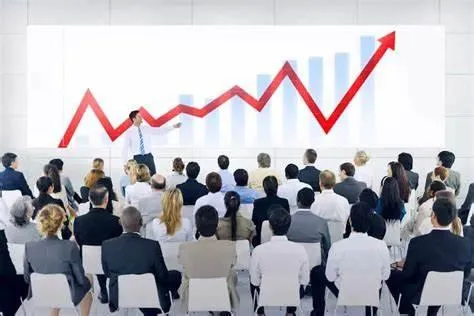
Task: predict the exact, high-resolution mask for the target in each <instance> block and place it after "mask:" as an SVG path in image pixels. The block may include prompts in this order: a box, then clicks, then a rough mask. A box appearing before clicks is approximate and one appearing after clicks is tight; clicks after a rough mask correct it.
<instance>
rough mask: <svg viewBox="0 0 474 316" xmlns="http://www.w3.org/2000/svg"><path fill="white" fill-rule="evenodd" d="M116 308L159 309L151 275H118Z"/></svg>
mask: <svg viewBox="0 0 474 316" xmlns="http://www.w3.org/2000/svg"><path fill="white" fill-rule="evenodd" d="M118 306H119V308H138V307H139V308H161V307H160V300H159V297H158V289H157V287H156V282H155V277H154V276H153V274H151V273H145V274H126V275H119V277H118Z"/></svg>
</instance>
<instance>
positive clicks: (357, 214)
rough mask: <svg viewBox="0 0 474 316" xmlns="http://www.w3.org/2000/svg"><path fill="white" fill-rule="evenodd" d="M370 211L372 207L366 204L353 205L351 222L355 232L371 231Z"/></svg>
mask: <svg viewBox="0 0 474 316" xmlns="http://www.w3.org/2000/svg"><path fill="white" fill-rule="evenodd" d="M370 210H371V208H370V206H369V205H368V204H366V203H364V202H359V203H356V204H354V205H352V207H351V214H350V216H349V220H350V223H351V227H352V230H353V231H354V232H357V233H367V232H368V231H369V228H370Z"/></svg>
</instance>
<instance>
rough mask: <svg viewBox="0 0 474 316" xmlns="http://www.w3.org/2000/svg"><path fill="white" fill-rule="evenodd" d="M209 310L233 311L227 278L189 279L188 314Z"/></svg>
mask: <svg viewBox="0 0 474 316" xmlns="http://www.w3.org/2000/svg"><path fill="white" fill-rule="evenodd" d="M207 311H219V312H230V313H232V308H231V306H230V298H229V291H228V289H227V280H226V278H209V279H189V298H188V313H187V314H188V315H189V313H192V312H207Z"/></svg>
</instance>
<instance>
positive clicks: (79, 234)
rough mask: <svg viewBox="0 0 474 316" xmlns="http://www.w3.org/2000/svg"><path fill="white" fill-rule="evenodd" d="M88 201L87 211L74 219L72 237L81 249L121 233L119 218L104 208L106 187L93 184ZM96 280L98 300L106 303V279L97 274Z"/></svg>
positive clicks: (98, 243) (106, 197)
mask: <svg viewBox="0 0 474 316" xmlns="http://www.w3.org/2000/svg"><path fill="white" fill-rule="evenodd" d="M89 201H90V203H91V204H92V209H91V210H90V211H89V213H87V214H85V215H82V216H78V217H77V218H76V219H75V220H74V230H73V231H74V237H75V240H76V242H77V244H78V245H79V247H81V251H82V246H83V245H87V246H101V245H102V243H103V242H104V241H105V240H108V239H111V238H114V237H118V236H120V235H121V234H122V226H120V223H119V218H118V217H117V216H115V215H112V214H111V213H110V212H108V211H107V210H106V207H107V203H108V201H109V192H108V191H107V188H106V187H105V186H103V185H101V184H96V185H94V186H93V187H92V188H91V190H90V191H89ZM97 280H98V281H99V286H100V293H99V296H98V298H99V301H100V302H101V303H102V304H106V303H107V302H108V295H107V285H106V281H107V279H106V277H105V276H104V275H98V276H97Z"/></svg>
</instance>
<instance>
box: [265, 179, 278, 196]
mask: <svg viewBox="0 0 474 316" xmlns="http://www.w3.org/2000/svg"><path fill="white" fill-rule="evenodd" d="M262 184H263V191H265V195H266V196H276V195H277V193H278V180H277V178H276V177H275V176H266V177H265V178H264V179H263V183H262Z"/></svg>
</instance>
